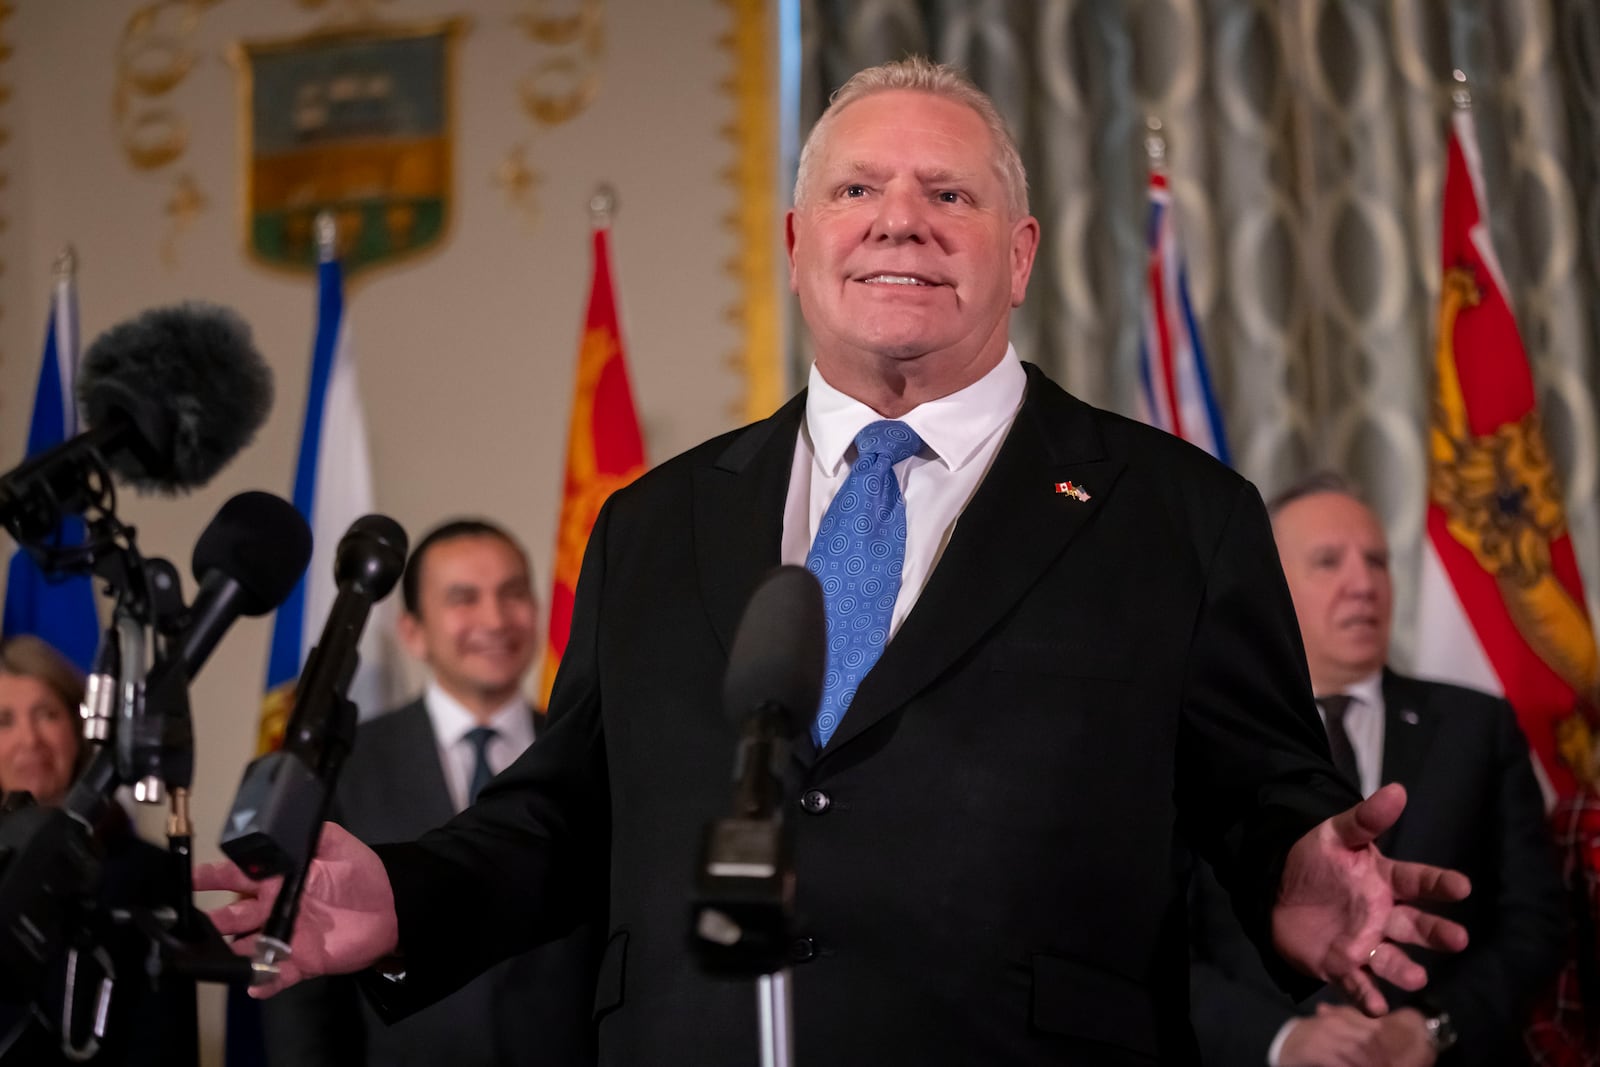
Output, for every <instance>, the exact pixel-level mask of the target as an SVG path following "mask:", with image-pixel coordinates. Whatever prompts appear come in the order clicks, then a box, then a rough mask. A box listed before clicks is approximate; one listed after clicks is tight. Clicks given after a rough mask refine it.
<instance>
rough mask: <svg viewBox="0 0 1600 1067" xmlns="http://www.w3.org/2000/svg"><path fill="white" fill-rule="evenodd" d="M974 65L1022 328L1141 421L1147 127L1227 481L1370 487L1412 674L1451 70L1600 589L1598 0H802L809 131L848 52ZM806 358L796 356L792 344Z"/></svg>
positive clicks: (1582, 550) (1271, 486)
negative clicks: (1219, 422)
mask: <svg viewBox="0 0 1600 1067" xmlns="http://www.w3.org/2000/svg"><path fill="white" fill-rule="evenodd" d="M910 52H918V53H922V54H926V55H931V56H933V57H935V58H937V59H940V60H944V61H947V62H953V63H956V64H959V65H961V66H963V67H965V68H966V69H967V70H968V71H969V72H970V73H971V74H972V75H973V77H974V78H975V79H976V80H977V82H978V83H979V84H980V85H982V86H983V87H984V88H985V89H986V90H987V91H988V92H989V93H990V94H991V95H992V96H993V97H994V98H995V100H996V102H997V104H998V105H999V107H1000V109H1001V111H1002V112H1003V113H1004V114H1005V115H1006V117H1007V119H1008V120H1009V121H1010V123H1011V125H1012V128H1013V130H1014V131H1015V132H1016V134H1017V136H1018V139H1019V141H1020V143H1021V146H1022V150H1023V156H1024V160H1025V162H1026V163H1027V166H1028V173H1029V179H1030V186H1031V197H1032V203H1033V211H1034V213H1035V214H1036V215H1037V216H1038V217H1039V220H1040V222H1041V224H1042V226H1043V231H1044V242H1043V247H1042V249H1041V255H1040V259H1039V262H1038V264H1037V267H1036V269H1035V272H1034V277H1033V282H1032V286H1031V288H1030V292H1029V296H1028V301H1027V303H1026V304H1025V305H1024V307H1023V309H1022V312H1021V314H1020V316H1019V318H1018V320H1017V321H1016V326H1015V330H1014V334H1013V339H1014V340H1015V342H1016V344H1017V348H1018V350H1019V351H1020V352H1021V353H1022V355H1023V358H1024V359H1029V360H1032V361H1034V362H1036V363H1039V364H1040V365H1041V366H1043V367H1044V368H1045V369H1047V370H1048V371H1050V373H1051V374H1052V375H1053V376H1054V377H1055V378H1056V379H1057V380H1058V381H1060V382H1061V383H1062V384H1063V385H1065V386H1066V387H1067V388H1069V389H1071V390H1072V391H1073V392H1075V393H1077V394H1078V395H1080V396H1082V397H1084V398H1085V399H1087V400H1090V401H1092V402H1094V403H1097V404H1101V405H1104V406H1108V407H1111V408H1114V409H1116V410H1119V411H1123V412H1127V413H1130V414H1131V413H1132V412H1133V410H1134V403H1133V400H1134V389H1135V385H1136V376H1137V352H1138V315H1139V299H1140V286H1141V278H1142V275H1141V271H1142V269H1143V262H1144V251H1143V240H1142V238H1143V226H1144V212H1145V200H1144V182H1145V174H1146V171H1147V166H1148V164H1147V157H1146V155H1145V148H1144V139H1145V129H1146V123H1147V121H1148V120H1149V119H1151V118H1155V119H1159V120H1160V122H1161V124H1162V127H1163V133H1164V135H1165V138H1166V141H1167V166H1168V172H1169V181H1170V184H1171V187H1172V192H1173V198H1174V201H1175V204H1176V217H1177V225H1178V227H1179V228H1180V230H1181V233H1182V239H1183V242H1184V245H1185V247H1186V249H1187V252H1188V257H1189V266H1190V273H1191V285H1192V295H1193V298H1194V301H1195V305H1196V312H1197V314H1198V316H1199V319H1200V323H1201V330H1202V333H1203V335H1204V337H1205V340H1206V344H1207V349H1208V351H1209V354H1210V359H1211V368H1212V372H1213V375H1214V377H1215V383H1216V388H1217V393H1218V398H1219V401H1220V402H1221V405H1222V408H1223V414H1224V418H1225V421H1226V425H1227V431H1228V435H1229V438H1230V442H1231V444H1232V446H1233V451H1234V455H1235V462H1236V463H1237V465H1238V466H1239V468H1240V470H1241V471H1242V472H1243V473H1244V474H1245V475H1246V476H1247V477H1249V478H1250V479H1252V480H1253V481H1254V482H1255V483H1256V484H1257V485H1258V486H1260V487H1261V489H1262V491H1263V492H1264V493H1266V494H1268V495H1270V494H1271V493H1273V492H1274V491H1275V490H1277V489H1280V488H1282V487H1283V486H1284V485H1286V484H1287V483H1289V482H1291V481H1293V480H1294V479H1296V478H1298V477H1299V476H1301V475H1303V474H1304V473H1306V472H1307V471H1308V470H1310V469H1312V468H1315V467H1321V466H1331V467H1335V468H1338V469H1340V470H1342V471H1344V472H1346V473H1347V474H1349V475H1350V476H1352V477H1353V478H1355V479H1356V480H1357V481H1358V482H1359V483H1360V484H1361V485H1362V486H1363V487H1364V488H1365V489H1366V491H1367V492H1368V494H1369V495H1370V497H1371V499H1372V500H1373V502H1374V504H1375V506H1376V507H1377V508H1378V510H1379V511H1380V512H1381V513H1382V515H1383V516H1384V519H1385V522H1386V525H1387V527H1388V531H1389V536H1390V540H1391V543H1392V546H1393V549H1394V554H1395V564H1394V574H1395V579H1396V597H1397V605H1396V607H1397V610H1396V629H1395V632H1396V657H1395V658H1396V661H1397V662H1398V663H1399V664H1401V665H1402V666H1404V665H1406V664H1407V663H1408V662H1409V649H1410V645H1411V638H1412V631H1413V620H1414V615H1415V606H1414V605H1415V573H1416V569H1417V567H1416V564H1417V561H1418V560H1419V559H1420V551H1421V538H1422V535H1423V531H1422V519H1423V500H1424V493H1425V486H1426V478H1427V469H1426V450H1425V443H1426V435H1425V431H1426V414H1427V405H1428V401H1429V396H1430V390H1431V381H1430V376H1429V375H1430V368H1431V365H1432V352H1433V340H1434V338H1433V333H1434V314H1435V301H1436V298H1437V294H1438V287H1439V268H1438V262H1437V261H1438V257H1439V252H1438V248H1439V241H1438V232H1439V218H1438V210H1439V202H1440V193H1441V189H1442V182H1443V174H1444V149H1445V136H1446V123H1447V118H1448V114H1449V108H1450V88H1451V71H1452V70H1453V69H1454V68H1457V67H1459V68H1461V69H1462V70H1464V71H1465V72H1466V73H1467V74H1468V77H1469V78H1470V79H1471V84H1472V89H1473V95H1474V99H1475V101H1476V104H1475V108H1474V115H1475V117H1476V124H1477V131H1478V137H1479V141H1480V143H1481V145H1482V148H1483V155H1484V169H1485V172H1486V181H1487V184H1488V189H1489V213H1490V217H1491V220H1492V225H1493V231H1494V234H1493V235H1494V241H1495V246H1496V248H1497V250H1498V251H1499V253H1500V257H1501V259H1502V260H1503V265H1504V267H1505V270H1506V273H1507V275H1508V280H1509V283H1510V288H1511V295H1512V299H1513V303H1514V307H1515V310H1516V312H1517V318H1518V323H1519V325H1520V327H1521V330H1522V335H1523V340H1524V342H1525V344H1526V346H1527V349H1528V353H1529V356H1530V358H1531V359H1532V361H1533V369H1534V375H1535V378H1536V380H1537V382H1538V384H1539V389H1540V401H1541V405H1542V409H1543V414H1544V418H1545V423H1546V427H1547V432H1548V433H1549V436H1550V439H1551V445H1552V448H1553V449H1554V451H1555V453H1556V463H1557V467H1558V470H1559V471H1560V473H1561V475H1562V478H1563V486H1564V488H1565V491H1566V495H1567V501H1568V512H1567V514H1568V519H1569V521H1570V523H1571V525H1572V528H1573V534H1574V541H1575V544H1576V546H1577V550H1578V555H1579V564H1580V566H1581V567H1582V569H1583V573H1584V575H1585V577H1586V579H1587V581H1588V585H1589V589H1590V590H1591V594H1590V599H1591V605H1593V604H1594V603H1595V601H1596V598H1595V595H1594V591H1595V590H1597V589H1600V434H1597V426H1596V404H1595V399H1594V385H1595V383H1596V381H1597V378H1600V299H1597V296H1600V290H1597V286H1596V280H1597V278H1600V4H1596V3H1595V2H1594V0H1037V2H1031V3H1023V2H1008V0H802V4H801V42H800V56H801V74H800V79H801V83H800V101H801V103H800V109H801V114H800V122H799V125H800V129H801V130H806V129H809V128H810V126H811V124H812V123H813V122H814V121H815V119H816V116H817V115H818V114H819V113H820V112H821V110H822V108H823V106H824V105H825V104H826V101H827V97H828V94H829V93H830V92H832V91H833V89H834V88H836V87H837V86H838V85H839V84H840V83H841V82H843V81H844V79H845V78H847V77H849V75H850V74H851V73H852V72H854V71H855V70H857V69H859V68H861V67H863V66H868V65H871V64H873V63H877V62H881V61H883V60H886V59H892V58H897V57H899V56H902V55H904V54H906V53H910ZM798 351H800V352H801V354H802V356H803V351H804V349H803V345H802V346H800V348H799V349H798Z"/></svg>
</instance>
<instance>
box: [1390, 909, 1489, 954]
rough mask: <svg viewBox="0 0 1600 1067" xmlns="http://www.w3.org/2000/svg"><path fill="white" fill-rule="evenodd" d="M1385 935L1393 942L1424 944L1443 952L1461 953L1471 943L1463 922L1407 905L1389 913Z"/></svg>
mask: <svg viewBox="0 0 1600 1067" xmlns="http://www.w3.org/2000/svg"><path fill="white" fill-rule="evenodd" d="M1383 933H1384V936H1385V937H1386V938H1388V939H1389V940H1390V941H1399V942H1402V943H1404V944H1407V945H1420V946H1422V947H1423V948H1431V949H1437V950H1439V951H1441V952H1460V951H1461V950H1462V949H1464V948H1466V947H1467V942H1468V940H1469V936H1468V934H1467V928H1466V927H1464V926H1462V925H1461V924H1460V923H1455V922H1451V921H1450V920H1449V919H1445V918H1441V917H1440V916H1438V915H1430V914H1428V913H1427V912H1425V911H1418V910H1417V909H1416V908H1413V907H1410V906H1409V905H1405V904H1397V905H1395V907H1394V910H1392V911H1391V912H1389V920H1388V922H1386V923H1385V924H1384V931H1383Z"/></svg>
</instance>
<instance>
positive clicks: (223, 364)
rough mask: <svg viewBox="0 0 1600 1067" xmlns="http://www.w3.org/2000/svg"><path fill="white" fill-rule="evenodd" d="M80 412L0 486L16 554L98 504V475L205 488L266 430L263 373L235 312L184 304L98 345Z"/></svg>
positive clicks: (146, 316)
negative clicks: (68, 435) (79, 422)
mask: <svg viewBox="0 0 1600 1067" xmlns="http://www.w3.org/2000/svg"><path fill="white" fill-rule="evenodd" d="M78 402H79V406H80V409H81V410H82V412H83V416H84V421H85V422H86V423H87V424H88V426H89V429H87V430H85V431H84V432H83V433H80V434H78V435H77V436H76V437H74V438H72V439H71V440H68V441H64V442H62V443H61V444H59V445H57V446H56V447H54V448H52V449H50V450H49V451H46V452H42V453H40V454H39V455H37V456H35V457H33V458H32V459H29V460H27V461H25V462H24V463H22V464H21V465H20V466H18V467H16V468H14V469H12V470H11V471H9V472H7V473H6V474H4V475H0V524H3V525H4V526H5V528H6V529H7V530H8V531H9V532H10V533H11V535H12V537H13V538H15V539H16V540H17V541H18V542H20V543H23V544H31V543H35V542H38V541H40V540H42V539H43V538H46V537H48V536H49V535H50V534H51V533H52V531H54V530H55V529H56V527H57V526H58V525H59V524H60V522H61V519H62V518H63V517H64V516H66V515H70V514H76V513H79V512H82V511H84V510H86V509H87V508H89V507H90V506H91V505H92V504H94V503H95V502H96V501H97V500H99V499H101V498H102V496H103V495H104V493H105V491H106V489H107V488H108V487H107V486H105V485H104V484H103V471H104V470H105V469H107V468H109V470H110V471H111V472H112V473H113V474H115V475H116V476H117V477H118V478H119V479H121V480H122V481H124V482H126V483H128V484H129V485H131V486H133V487H134V488H135V489H137V490H139V491H141V492H157V493H166V494H169V495H176V494H178V493H182V492H187V491H188V490H190V489H194V488H196V487H198V486H201V485H204V484H206V483H207V482H209V481H210V480H211V478H212V476H213V475H215V474H216V473H217V471H219V470H221V469H222V467H223V465H224V464H225V463H227V461H228V460H229V459H231V458H233V456H234V454H235V453H237V452H238V451H239V450H240V449H241V448H243V447H244V446H245V445H247V444H249V443H250V441H251V439H252V438H253V437H254V436H255V432H256V430H257V429H259V428H260V426H261V424H262V422H263V421H264V420H265V419H266V415H267V410H268V409H269V408H270V407H271V406H272V372H271V371H270V370H269V369H268V367H267V365H266V362H265V361H264V360H263V359H262V358H261V355H260V353H258V352H257V351H256V349H255V346H254V343H253V342H252V340H251V336H250V327H249V326H247V325H246V324H245V322H244V320H243V319H242V318H240V317H239V315H238V314H237V313H235V312H233V311H231V310H229V309H227V308H224V307H220V306H218V305H214V304H203V303H197V302H191V303H186V304H181V305H178V306H176V307H170V308H156V309H154V310H151V311H146V312H144V313H143V314H141V315H138V316H137V317H135V318H133V319H130V320H129V321H127V322H124V323H121V324H120V325H117V326H113V327H112V328H111V329H109V330H107V331H106V332H105V333H103V334H101V335H100V337H98V338H97V339H96V340H95V342H94V343H93V344H92V345H90V346H89V349H88V351H87V352H85V353H84V357H83V362H82V365H81V368H80V370H79V375H78Z"/></svg>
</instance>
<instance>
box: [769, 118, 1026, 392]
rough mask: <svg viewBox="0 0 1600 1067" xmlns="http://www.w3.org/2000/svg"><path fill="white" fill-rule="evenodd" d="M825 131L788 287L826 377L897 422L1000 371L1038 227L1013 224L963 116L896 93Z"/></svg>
mask: <svg viewBox="0 0 1600 1067" xmlns="http://www.w3.org/2000/svg"><path fill="white" fill-rule="evenodd" d="M825 121H826V123H827V125H826V126H825V127H824V128H823V129H822V130H819V131H818V132H817V134H816V135H815V136H816V137H818V138H820V139H821V140H820V143H818V144H815V145H813V146H812V156H813V160H812V162H811V163H810V165H809V174H808V178H807V183H806V187H805V188H804V189H801V190H799V196H800V199H799V200H798V202H797V204H796V206H795V209H794V210H793V211H791V212H790V213H789V219H788V235H787V236H788V245H789V281H790V285H791V287H792V288H793V289H794V291H795V292H796V293H797V294H798V295H799V298H800V310H801V313H802V314H803V315H804V316H805V320H806V324H807V325H808V326H809V327H810V331H811V337H812V340H813V342H814V347H815V353H816V363H817V370H818V372H820V373H821V375H822V377H823V378H824V379H826V380H827V382H828V383H829V384H830V385H832V386H834V387H835V388H837V389H839V390H841V391H843V392H845V393H847V394H849V395H850V396H853V397H855V398H857V399H858V400H861V401H863V402H864V403H866V404H868V405H869V406H871V407H873V408H874V409H875V410H877V411H878V412H879V413H881V414H884V415H888V416H891V417H892V416H895V415H899V414H902V413H904V412H905V411H908V410H910V409H911V408H912V407H915V406H916V405H917V404H919V403H922V402H923V401H925V400H932V399H936V398H938V397H941V396H947V395H949V394H950V393H953V392H955V391H957V390H958V389H962V388H964V387H966V386H968V385H970V384H972V383H973V382H975V381H977V380H978V379H979V378H981V377H983V375H984V374H986V373H987V372H988V371H989V370H990V369H991V368H993V367H994V366H995V364H996V363H998V362H999V361H1000V358H1001V357H1002V356H1003V355H1004V354H1005V350H1006V343H1007V330H1008V326H1009V323H1010V318H1011V309H1012V308H1013V307H1016V306H1017V305H1018V304H1020V303H1022V298H1023V295H1024V293H1025V292H1026V290H1027V284H1028V275H1029V273H1030V272H1031V270H1032V269H1033V257H1034V251H1035V249H1036V248H1037V246H1038V241H1039V224H1038V222H1037V221H1036V220H1034V219H1033V218H1031V217H1024V218H1014V217H1013V212H1012V210H1011V208H1010V206H1009V201H1008V198H1007V194H1006V187H1005V183H1004V182H1003V181H1002V179H1001V176H1000V173H999V169H998V166H997V162H996V159H997V153H996V151H995V146H994V141H993V137H992V135H991V134H990V132H989V129H988V127H987V126H986V125H985V124H984V122H983V120H982V119H981V118H979V116H978V115H977V113H976V112H974V111H973V110H972V109H971V108H969V107H967V106H966V105H964V104H961V103H957V102H955V101H953V100H950V99H947V98H945V97H942V96H937V95H934V94H932V93H927V92H921V91H916V90H904V89H896V90H887V91H883V92H878V93H873V94H871V95H869V96H864V97H861V98H860V99H858V100H855V101H853V102H852V103H850V104H847V105H845V106H844V107H843V108H842V109H841V110H839V111H838V112H836V113H833V114H831V115H830V116H829V117H828V118H827V119H826V120H825Z"/></svg>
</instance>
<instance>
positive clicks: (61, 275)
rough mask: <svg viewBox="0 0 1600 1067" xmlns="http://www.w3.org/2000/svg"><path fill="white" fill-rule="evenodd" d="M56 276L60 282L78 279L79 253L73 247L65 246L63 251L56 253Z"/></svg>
mask: <svg viewBox="0 0 1600 1067" xmlns="http://www.w3.org/2000/svg"><path fill="white" fill-rule="evenodd" d="M54 270H55V275H56V278H57V279H58V280H65V279H67V278H74V277H77V274H78V253H77V251H76V250H74V249H73V247H72V245H70V244H64V245H62V246H61V251H59V252H57V253H56V262H55V267H54Z"/></svg>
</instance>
